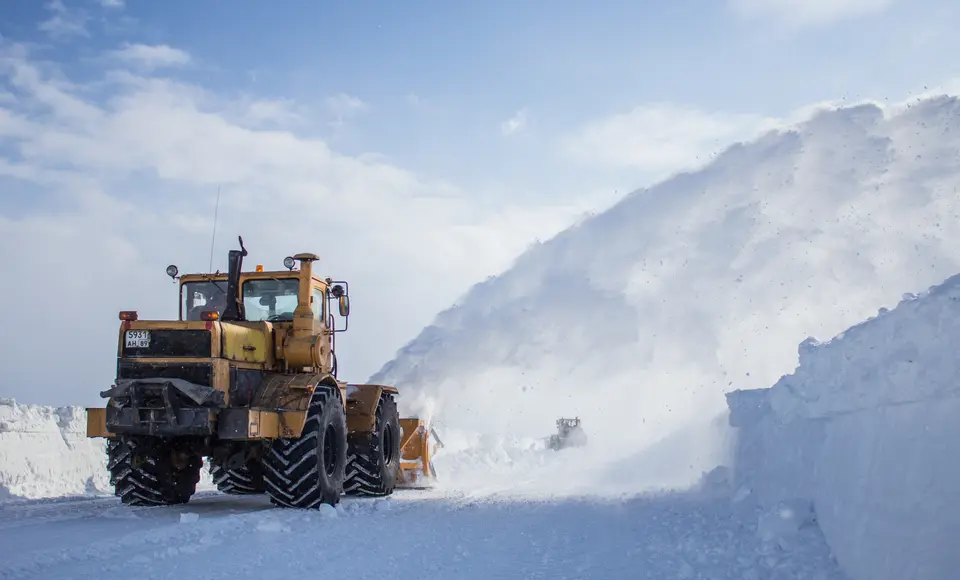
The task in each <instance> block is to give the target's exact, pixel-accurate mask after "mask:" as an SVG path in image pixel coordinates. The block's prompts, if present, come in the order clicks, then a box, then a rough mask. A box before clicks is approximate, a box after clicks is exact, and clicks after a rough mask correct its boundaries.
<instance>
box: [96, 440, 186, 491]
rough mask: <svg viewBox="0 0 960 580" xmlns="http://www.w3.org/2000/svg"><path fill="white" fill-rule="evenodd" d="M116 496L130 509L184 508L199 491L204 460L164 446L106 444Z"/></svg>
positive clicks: (131, 443)
mask: <svg viewBox="0 0 960 580" xmlns="http://www.w3.org/2000/svg"><path fill="white" fill-rule="evenodd" d="M107 460H108V464H107V467H108V469H109V470H110V484H111V485H113V486H114V487H113V489H114V495H116V496H118V497H119V498H120V501H121V502H122V503H124V504H126V505H131V506H159V505H175V504H184V503H187V502H188V501H190V497H191V496H193V494H194V493H196V491H197V482H199V481H200V470H201V468H203V458H202V457H201V456H200V454H198V453H188V452H183V453H175V450H174V449H173V448H171V447H170V446H168V445H163V444H159V443H158V444H137V443H135V442H130V443H127V442H123V441H119V440H110V441H108V442H107Z"/></svg>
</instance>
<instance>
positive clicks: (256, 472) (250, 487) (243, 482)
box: [210, 461, 266, 495]
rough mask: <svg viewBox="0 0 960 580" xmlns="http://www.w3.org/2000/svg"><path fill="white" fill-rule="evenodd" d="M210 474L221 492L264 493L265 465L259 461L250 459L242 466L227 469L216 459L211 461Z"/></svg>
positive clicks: (235, 493) (233, 493) (239, 493)
mask: <svg viewBox="0 0 960 580" xmlns="http://www.w3.org/2000/svg"><path fill="white" fill-rule="evenodd" d="M210 475H211V476H213V483H214V484H215V485H216V486H217V489H218V490H220V492H221V493H226V494H230V495H252V494H258V493H263V492H264V489H265V488H266V485H265V484H264V482H263V466H262V465H260V462H258V461H250V462H248V463H247V464H246V465H244V466H242V467H236V468H234V469H225V468H224V467H223V466H222V465H220V464H219V463H217V462H215V461H211V462H210Z"/></svg>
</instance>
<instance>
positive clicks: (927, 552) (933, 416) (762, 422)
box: [727, 276, 960, 580]
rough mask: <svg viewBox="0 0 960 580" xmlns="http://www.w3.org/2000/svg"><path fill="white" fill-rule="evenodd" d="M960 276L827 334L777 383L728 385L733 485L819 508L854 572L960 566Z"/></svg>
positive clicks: (917, 577)
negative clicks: (958, 546)
mask: <svg viewBox="0 0 960 580" xmlns="http://www.w3.org/2000/svg"><path fill="white" fill-rule="evenodd" d="M958 344H960V276H954V277H952V278H950V279H948V280H947V281H945V282H944V283H943V284H941V285H939V286H935V287H933V288H931V289H930V290H929V291H928V292H927V293H925V294H924V295H923V296H919V297H918V296H906V297H904V300H903V301H902V302H901V303H900V304H899V305H898V306H897V307H896V308H895V309H893V310H890V311H886V310H884V309H881V311H880V313H879V314H878V316H876V317H875V318H872V319H870V320H868V321H866V322H864V323H862V324H859V325H857V326H854V327H852V328H850V329H849V330H847V331H845V332H844V333H842V334H841V335H839V336H837V337H836V338H834V339H833V340H831V341H829V342H826V343H818V342H816V341H815V340H813V339H807V340H806V341H804V342H803V343H801V345H800V349H799V354H800V361H799V366H798V367H797V369H796V371H795V372H794V373H793V374H791V375H787V376H784V377H782V378H781V379H780V380H779V381H778V382H777V383H776V384H775V385H774V386H773V387H771V388H767V389H756V390H739V391H734V392H731V393H728V395H727V402H728V406H729V408H730V418H729V421H730V424H731V425H732V426H733V427H734V428H735V430H736V431H737V433H736V440H737V442H736V444H735V451H734V469H733V478H734V484H735V485H737V486H740V488H741V493H746V492H747V491H750V492H751V493H752V495H753V496H754V497H755V498H756V499H757V500H758V501H759V502H760V503H761V504H762V505H765V506H773V505H776V504H778V503H780V502H785V501H797V500H800V501H803V502H809V503H811V504H812V505H813V508H814V510H815V512H816V518H817V521H818V524H819V526H820V528H821V530H822V531H823V534H824V536H825V537H826V539H827V542H828V543H829V545H830V547H831V548H832V550H833V553H834V556H835V557H836V558H837V561H838V562H839V564H840V566H841V567H842V568H843V569H844V570H845V571H846V572H847V573H848V574H849V575H850V577H851V578H852V579H854V580H867V579H870V580H894V579H896V580H901V579H903V578H911V579H913V580H932V579H937V580H940V579H947V578H955V577H956V570H958V569H960V551H957V550H956V547H955V545H954V544H955V538H957V537H958V536H960V485H958V483H957V482H958V480H960V478H958V477H957V476H958V475H960V462H958V460H957V458H958V457H960V372H958V369H960V365H958V364H957V363H958V354H957V345H958Z"/></svg>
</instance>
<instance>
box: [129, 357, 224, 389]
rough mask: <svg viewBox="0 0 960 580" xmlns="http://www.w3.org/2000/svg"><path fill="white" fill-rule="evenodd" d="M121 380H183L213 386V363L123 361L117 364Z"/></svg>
mask: <svg viewBox="0 0 960 580" xmlns="http://www.w3.org/2000/svg"><path fill="white" fill-rule="evenodd" d="M117 378H119V379H153V378H164V379H183V380H185V381H190V382H191V383H194V384H196V385H203V386H205V387H212V386H213V365H212V364H211V363H183V364H171V363H163V364H156V363H148V362H139V361H128V360H121V361H119V363H118V364H117Z"/></svg>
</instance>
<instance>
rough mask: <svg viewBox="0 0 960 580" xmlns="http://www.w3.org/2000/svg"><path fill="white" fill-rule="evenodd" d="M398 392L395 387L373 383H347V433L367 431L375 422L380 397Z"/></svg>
mask: <svg viewBox="0 0 960 580" xmlns="http://www.w3.org/2000/svg"><path fill="white" fill-rule="evenodd" d="M384 393H388V394H391V395H396V394H399V393H400V391H399V390H397V388H396V387H392V386H389V385H374V384H353V383H350V384H347V385H346V396H347V433H350V434H351V435H352V434H353V433H369V432H371V431H373V428H374V427H375V426H376V422H377V406H378V405H379V404H380V397H381V396H382V395H383V394H384Z"/></svg>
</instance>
